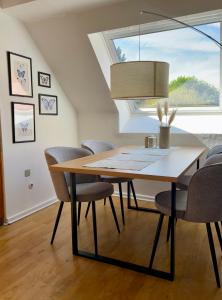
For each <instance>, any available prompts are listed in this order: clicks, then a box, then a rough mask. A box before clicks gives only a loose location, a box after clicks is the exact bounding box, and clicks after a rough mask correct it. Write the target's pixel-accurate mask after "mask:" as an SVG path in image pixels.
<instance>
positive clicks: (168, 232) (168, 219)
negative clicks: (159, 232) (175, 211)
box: [167, 217, 170, 243]
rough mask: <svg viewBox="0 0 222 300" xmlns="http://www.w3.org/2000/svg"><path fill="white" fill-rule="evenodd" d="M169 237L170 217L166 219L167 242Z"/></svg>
mask: <svg viewBox="0 0 222 300" xmlns="http://www.w3.org/2000/svg"><path fill="white" fill-rule="evenodd" d="M169 239H170V217H169V219H168V227H167V243H168V242H169Z"/></svg>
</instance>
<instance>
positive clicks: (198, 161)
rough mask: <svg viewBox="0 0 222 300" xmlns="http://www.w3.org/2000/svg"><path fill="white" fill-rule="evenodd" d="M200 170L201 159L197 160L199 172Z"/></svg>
mask: <svg viewBox="0 0 222 300" xmlns="http://www.w3.org/2000/svg"><path fill="white" fill-rule="evenodd" d="M199 168H200V159H199V158H198V160H197V170H198V169H199Z"/></svg>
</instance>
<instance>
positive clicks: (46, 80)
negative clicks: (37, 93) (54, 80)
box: [38, 72, 51, 88]
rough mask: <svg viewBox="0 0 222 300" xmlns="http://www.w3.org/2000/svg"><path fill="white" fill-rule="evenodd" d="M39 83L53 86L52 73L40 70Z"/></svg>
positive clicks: (48, 86)
mask: <svg viewBox="0 0 222 300" xmlns="http://www.w3.org/2000/svg"><path fill="white" fill-rule="evenodd" d="M38 85H39V86H43V87H46V88H51V75H50V74H47V73H43V72H38Z"/></svg>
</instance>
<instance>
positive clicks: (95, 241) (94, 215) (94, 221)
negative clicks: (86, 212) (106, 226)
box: [92, 201, 98, 255]
mask: <svg viewBox="0 0 222 300" xmlns="http://www.w3.org/2000/svg"><path fill="white" fill-rule="evenodd" d="M92 217H93V235H94V247H95V255H98V243H97V225H96V204H95V201H92Z"/></svg>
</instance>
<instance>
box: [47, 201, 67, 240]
mask: <svg viewBox="0 0 222 300" xmlns="http://www.w3.org/2000/svg"><path fill="white" fill-rule="evenodd" d="M63 205H64V202H63V201H61V203H60V205H59V210H58V213H57V217H56V221H55V225H54V228H53V233H52V238H51V242H50V244H51V245H52V244H53V242H54V238H55V235H56V231H57V227H58V225H59V220H60V217H61V213H62V209H63Z"/></svg>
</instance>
